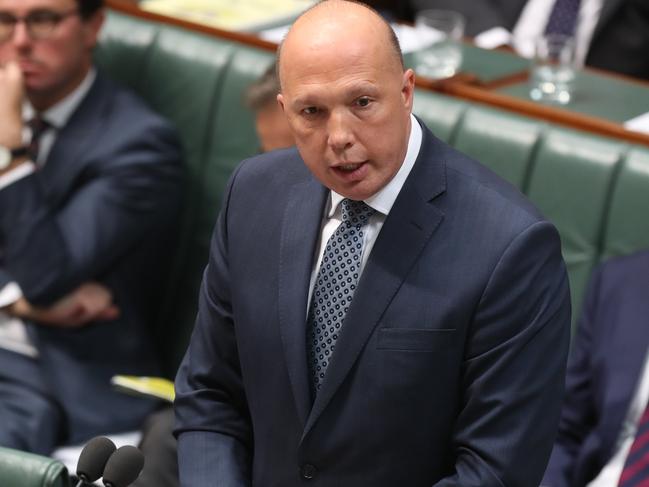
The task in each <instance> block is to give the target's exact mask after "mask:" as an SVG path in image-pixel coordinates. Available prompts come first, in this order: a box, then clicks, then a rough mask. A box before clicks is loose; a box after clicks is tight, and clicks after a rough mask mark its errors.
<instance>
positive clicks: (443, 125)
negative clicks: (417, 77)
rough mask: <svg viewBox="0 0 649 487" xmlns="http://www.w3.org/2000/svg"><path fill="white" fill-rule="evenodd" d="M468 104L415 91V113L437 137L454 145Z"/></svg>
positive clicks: (430, 93)
mask: <svg viewBox="0 0 649 487" xmlns="http://www.w3.org/2000/svg"><path fill="white" fill-rule="evenodd" d="M467 106H468V104H467V103H466V102H464V101H462V100H458V99H456V98H450V97H448V96H444V95H440V94H438V93H433V92H432V91H424V90H415V101H414V105H413V112H414V113H415V115H417V116H418V117H419V118H421V120H423V122H424V123H425V124H426V126H427V127H428V128H429V129H430V130H431V131H432V132H433V133H434V134H435V136H436V137H437V138H439V139H441V140H443V141H444V142H448V143H450V144H452V143H453V140H454V136H455V131H456V129H457V127H458V124H459V121H460V120H461V119H462V116H464V112H465V111H466V109H467Z"/></svg>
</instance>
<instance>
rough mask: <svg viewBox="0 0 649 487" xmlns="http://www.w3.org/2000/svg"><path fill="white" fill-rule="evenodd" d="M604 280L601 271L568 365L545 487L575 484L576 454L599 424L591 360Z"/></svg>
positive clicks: (588, 298) (595, 277)
mask: <svg viewBox="0 0 649 487" xmlns="http://www.w3.org/2000/svg"><path fill="white" fill-rule="evenodd" d="M601 276H602V270H601V269H599V270H598V271H596V272H595V273H594V275H593V278H592V279H591V282H590V284H589V289H588V292H587V294H586V298H585V301H584V305H583V311H582V314H581V316H580V319H579V323H578V328H577V335H576V336H575V339H574V344H573V348H572V352H571V355H570V361H569V363H568V372H567V375H566V395H565V399H564V404H563V409H562V410H561V420H560V422H559V434H558V435H557V439H556V441H555V444H554V448H553V449H552V456H551V457H550V463H549V464H548V468H547V471H546V473H545V476H544V478H543V485H544V486H545V485H547V486H549V487H562V486H566V487H567V486H569V485H571V484H572V482H571V479H572V476H573V475H572V474H573V471H574V467H575V465H576V457H577V453H578V452H579V450H580V447H581V445H582V443H583V440H584V438H585V437H586V436H587V435H588V433H589V432H590V431H591V430H592V428H593V426H594V424H595V421H596V417H595V411H594V409H593V404H595V400H594V395H593V389H592V381H591V366H590V359H591V356H592V343H593V339H592V335H593V326H594V324H595V323H596V319H597V316H598V314H599V311H598V304H599V295H600V283H601Z"/></svg>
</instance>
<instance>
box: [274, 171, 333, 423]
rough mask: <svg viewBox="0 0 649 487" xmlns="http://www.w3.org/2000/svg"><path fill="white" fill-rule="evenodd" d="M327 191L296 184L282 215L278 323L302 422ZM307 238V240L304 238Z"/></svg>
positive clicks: (309, 183) (316, 185)
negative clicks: (310, 312) (309, 320)
mask: <svg viewBox="0 0 649 487" xmlns="http://www.w3.org/2000/svg"><path fill="white" fill-rule="evenodd" d="M327 196H328V191H327V190H326V188H324V187H323V186H322V185H321V184H320V183H318V182H317V181H316V180H315V179H313V178H309V179H308V180H307V181H303V182H300V183H298V184H296V185H294V186H293V187H292V188H291V190H290V194H289V198H288V204H287V205H286V209H285V212H284V216H283V218H282V236H281V239H282V240H281V243H280V257H279V286H278V308H279V325H280V332H281V335H282V343H283V345H284V353H285V355H286V364H287V366H288V372H289V376H290V381H291V386H292V389H293V396H294V399H295V403H296V407H297V411H298V415H299V418H300V422H301V424H302V425H304V424H305V423H306V418H307V415H308V414H309V409H310V407H311V397H310V389H309V382H308V380H309V378H308V368H307V362H306V313H307V305H308V303H307V300H308V292H309V284H310V279H311V270H312V268H313V265H314V263H313V259H314V252H315V249H316V247H317V242H318V238H319V236H320V226H321V222H322V215H323V211H324V205H325V202H326V201H327ZM305 237H306V240H305Z"/></svg>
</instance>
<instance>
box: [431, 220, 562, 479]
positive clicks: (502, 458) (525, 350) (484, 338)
mask: <svg viewBox="0 0 649 487" xmlns="http://www.w3.org/2000/svg"><path fill="white" fill-rule="evenodd" d="M569 340H570V296H569V290H568V282H567V277H566V272H565V266H564V263H563V259H562V257H561V252H560V244H559V237H558V234H557V233H556V230H555V229H554V228H553V227H552V226H551V225H550V224H549V223H547V222H537V223H534V224H532V225H531V226H529V227H528V228H527V229H526V230H524V231H523V232H522V233H520V234H519V235H518V236H517V237H515V238H514V240H513V241H512V242H511V243H510V244H509V246H508V248H507V249H506V250H505V252H504V254H503V255H502V256H501V258H500V260H499V262H498V264H497V265H496V267H495V268H494V270H493V272H492V274H491V278H490V280H489V282H488V284H487V287H486V289H485V290H484V293H483V295H482V298H481V300H480V302H479V305H478V307H477V309H476V310H475V318H474V321H473V324H472V329H471V331H470V334H469V337H468V343H467V350H468V352H467V354H466V356H465V359H464V370H463V374H462V377H463V378H462V380H463V382H464V383H463V386H462V390H463V391H464V392H463V397H462V398H461V400H460V401H461V402H460V404H461V407H460V412H459V416H458V418H457V421H456V427H455V431H454V434H453V438H452V443H453V446H454V450H455V458H456V463H455V472H454V474H453V475H452V476H450V477H447V478H445V479H443V480H441V481H440V482H438V483H436V484H435V486H436V487H451V486H457V485H462V486H464V487H468V486H476V487H477V486H487V485H489V486H513V485H516V486H530V487H532V486H534V487H535V486H538V485H539V482H540V480H541V478H542V475H543V472H544V470H545V467H546V463H547V460H548V458H549V455H550V451H551V448H552V443H553V441H554V437H555V434H556V428H557V424H558V421H559V414H560V408H561V398H562V394H563V387H564V373H565V365H566V357H567V353H568V345H569Z"/></svg>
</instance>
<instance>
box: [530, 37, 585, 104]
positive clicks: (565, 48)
mask: <svg viewBox="0 0 649 487" xmlns="http://www.w3.org/2000/svg"><path fill="white" fill-rule="evenodd" d="M575 75H576V68H575V39H574V38H573V37H570V36H565V35H560V34H547V35H543V36H541V37H539V38H538V39H536V40H535V42H534V58H533V59H532V67H531V70H530V98H532V100H535V101H540V102H547V103H553V104H559V105H565V104H567V103H569V102H570V100H571V99H572V97H573V95H574V84H575Z"/></svg>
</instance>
